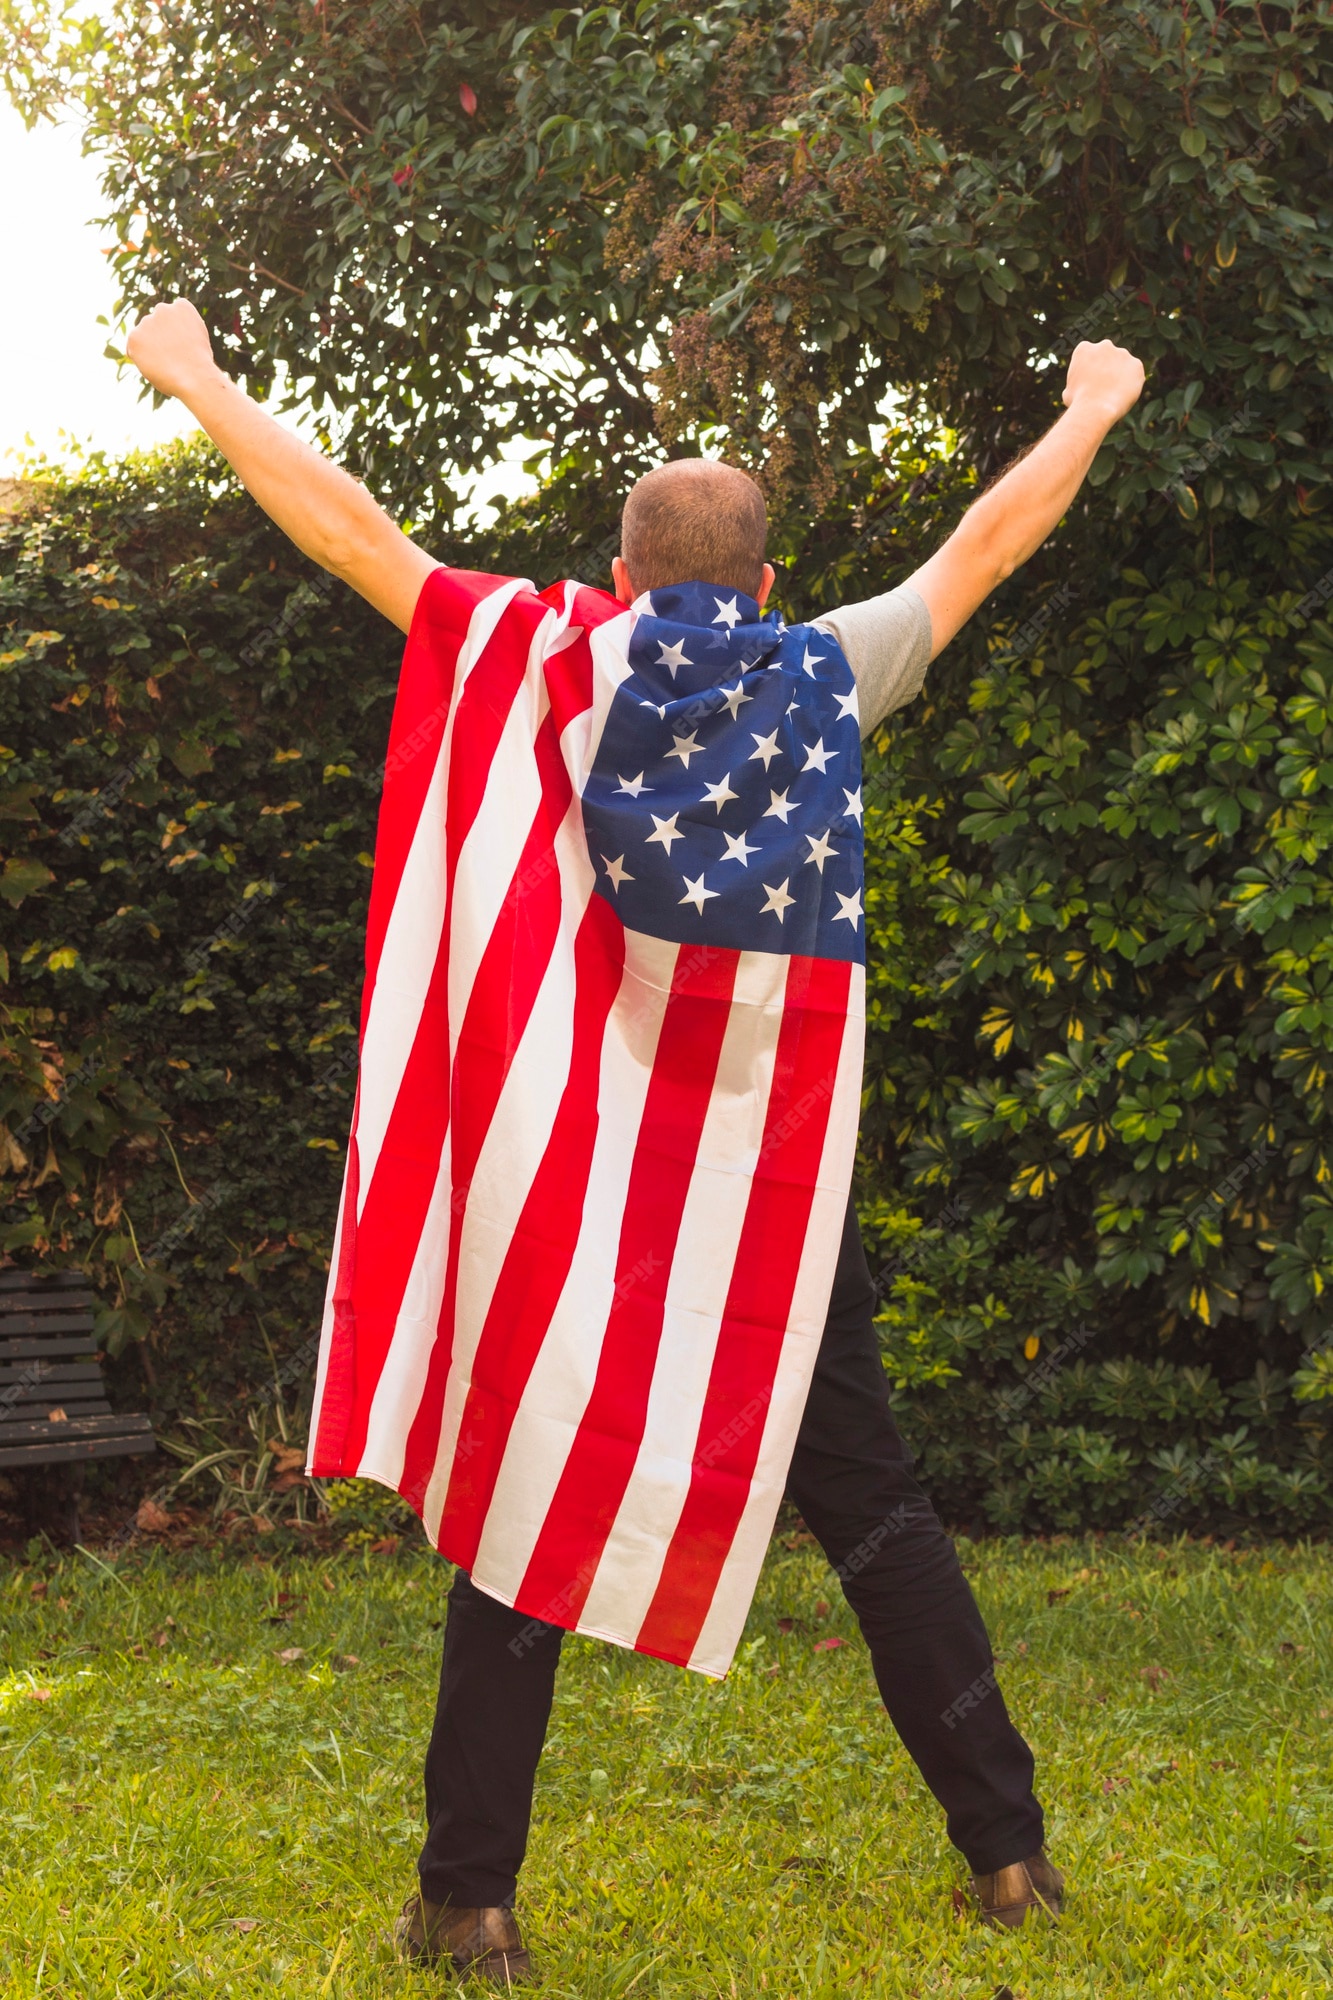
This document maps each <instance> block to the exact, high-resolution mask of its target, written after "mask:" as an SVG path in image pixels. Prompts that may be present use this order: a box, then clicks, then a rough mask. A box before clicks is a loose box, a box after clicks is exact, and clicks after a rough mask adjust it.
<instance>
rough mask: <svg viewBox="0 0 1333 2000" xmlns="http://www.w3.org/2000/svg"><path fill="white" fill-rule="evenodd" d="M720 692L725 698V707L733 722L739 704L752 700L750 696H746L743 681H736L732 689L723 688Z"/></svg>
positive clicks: (752, 697)
mask: <svg viewBox="0 0 1333 2000" xmlns="http://www.w3.org/2000/svg"><path fill="white" fill-rule="evenodd" d="M721 692H722V694H723V695H724V696H725V698H726V705H727V707H728V708H729V709H730V711H731V719H732V721H733V722H734V721H735V720H736V712H737V710H738V709H739V708H740V705H741V703H742V702H743V701H753V700H754V696H753V695H752V694H746V692H745V683H744V681H737V683H736V685H735V687H734V688H723V689H722V690H721Z"/></svg>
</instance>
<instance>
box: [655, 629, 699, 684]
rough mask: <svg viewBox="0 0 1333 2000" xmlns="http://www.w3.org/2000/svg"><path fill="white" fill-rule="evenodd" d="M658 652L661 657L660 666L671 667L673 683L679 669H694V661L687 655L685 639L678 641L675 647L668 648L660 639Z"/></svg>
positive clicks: (659, 658) (658, 662) (659, 659)
mask: <svg viewBox="0 0 1333 2000" xmlns="http://www.w3.org/2000/svg"><path fill="white" fill-rule="evenodd" d="M657 651H658V656H659V657H658V661H657V664H658V666H659V667H670V669H671V678H672V680H673V681H674V680H675V678H676V668H677V667H692V666H693V665H694V662H693V660H691V659H690V658H689V657H688V655H687V654H686V651H685V641H684V640H683V639H678V640H677V641H676V643H675V645H674V646H668V645H666V644H664V643H663V641H662V640H661V639H659V640H658V642H657Z"/></svg>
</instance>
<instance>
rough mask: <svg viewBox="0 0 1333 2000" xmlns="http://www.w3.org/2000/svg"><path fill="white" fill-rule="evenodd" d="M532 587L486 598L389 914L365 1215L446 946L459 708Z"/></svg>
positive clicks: (375, 1038) (519, 583) (364, 1080)
mask: <svg viewBox="0 0 1333 2000" xmlns="http://www.w3.org/2000/svg"><path fill="white" fill-rule="evenodd" d="M531 587H532V586H531V585H530V584H527V583H525V582H524V581H523V580H522V578H516V579H512V580H510V581H508V582H506V583H503V584H501V586H500V588H499V589H498V590H493V591H491V592H490V593H489V594H488V595H487V596H486V597H483V598H482V599H481V601H480V603H479V604H478V605H477V606H476V607H475V609H474V610H473V613H472V617H471V619H470V620H469V623H468V629H467V637H466V638H465V639H464V641H463V644H462V645H461V646H460V648H459V651H458V664H457V667H456V669H455V672H454V686H453V694H452V698H451V702H450V708H449V715H448V718H447V720H446V722H445V726H444V729H443V731H442V732H441V736H440V745H439V750H438V753H437V755H436V758H435V765H434V768H433V770H432V771H431V775H430V783H429V785H428V786H427V787H426V795H425V798H424V799H423V800H422V803H421V812H420V814H419V816H418V819H417V824H416V828H415V830H414V832H413V835H412V842H411V846H410V847H409V849H408V853H407V860H406V862H405V864H404V867H403V874H402V880H401V881H400V883H399V885H398V893H397V895H396V896H395V897H394V901H393V908H392V909H391V910H390V912H389V921H388V924H387V925H386V927H385V932H384V945H383V948H382V950H381V952H380V960H379V967H378V969H377V972H376V975H375V985H374V990H373V991H372V993H371V996H370V1006H369V1011H368V1014H367V1017H366V1029H365V1034H364V1036H363V1038H362V1047H361V1089H360V1097H359V1100H358V1108H357V1120H356V1133H357V1143H358V1147H359V1150H360V1156H361V1187H360V1202H359V1205H358V1209H357V1213H358V1216H359V1215H360V1214H361V1213H362V1212H363V1211H364V1209H365V1204H366V1197H367V1195H368V1194H369V1192H370V1184H371V1181H372V1180H373V1178H374V1174H375V1168H376V1165H377V1163H378V1161H379V1156H380V1148H381V1146H382V1145H383V1144H384V1134H385V1132H386V1131H387V1130H388V1126H389V1120H390V1118H391V1117H392V1115H393V1107H394V1105H395V1103H396V1102H397V1098H398V1093H399V1091H400V1089H401V1088H402V1082H403V1073H404V1071H405V1069H406V1067H407V1061H408V1057H409V1056H410V1055H411V1053H412V1048H413V1045H414V1043H415V1041H416V1036H417V1029H418V1027H419V1025H420V1022H421V1010H422V1006H423V1004H424V1002H425V998H426V993H427V991H428V989H429V986H430V980H431V974H432V972H433V971H434V968H435V960H436V956H437V954H438V951H439V946H440V934H441V931H442V928H443V925H444V899H445V879H446V860H447V854H446V844H445V790H446V785H447V781H448V772H449V752H450V748H451V745H452V742H453V732H454V722H455V720H456V718H457V715H458V703H459V700H460V698H461V696H462V692H463V688H464V686H465V685H466V683H467V681H468V679H469V678H470V676H471V674H472V670H473V668H474V667H475V666H476V664H477V661H478V660H479V659H480V657H481V654H482V652H483V651H484V649H485V647H486V645H487V643H488V641H489V640H490V638H491V636H492V634H493V633H494V631H495V628H496V625H497V624H498V623H499V621H500V618H501V617H502V616H503V614H504V612H505V611H506V610H507V609H508V607H509V605H510V604H511V603H512V601H513V599H514V598H515V597H516V596H517V595H518V594H519V592H520V591H523V590H530V589H531ZM539 629H544V627H543V628H539Z"/></svg>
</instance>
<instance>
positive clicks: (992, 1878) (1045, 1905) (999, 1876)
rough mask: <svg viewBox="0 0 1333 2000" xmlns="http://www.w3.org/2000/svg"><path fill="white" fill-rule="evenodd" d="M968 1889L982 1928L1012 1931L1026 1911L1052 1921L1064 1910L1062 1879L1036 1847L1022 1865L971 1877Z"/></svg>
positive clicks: (1013, 1863) (1013, 1862) (1044, 1851)
mask: <svg viewBox="0 0 1333 2000" xmlns="http://www.w3.org/2000/svg"><path fill="white" fill-rule="evenodd" d="M972 1887H973V1889H974V1890H975V1891H976V1897H977V1901H978V1902H979V1903H980V1905H981V1921H982V1923H983V1924H1003V1925H1004V1927H1005V1929H1006V1930H1011V1931H1016V1930H1017V1929H1018V1927H1019V1925H1020V1924H1021V1923H1022V1922H1023V1919H1024V1918H1025V1917H1026V1915H1027V1913H1028V1911H1029V1910H1044V1911H1045V1912H1046V1915H1047V1916H1048V1917H1050V1918H1051V1919H1052V1921H1054V1919H1055V1918H1056V1917H1058V1916H1059V1914H1060V1911H1061V1909H1062V1908H1063V1907H1064V1895H1065V1878H1064V1876H1063V1875H1062V1874H1061V1873H1060V1870H1059V1869H1058V1868H1057V1867H1056V1866H1055V1864H1054V1863H1053V1862H1052V1861H1051V1860H1050V1859H1049V1858H1048V1856H1047V1853H1046V1849H1045V1848H1044V1847H1039V1848H1038V1849H1037V1852H1036V1853H1035V1854H1030V1855H1029V1856H1028V1858H1027V1860H1026V1861H1011V1862H1010V1864H1009V1866H1008V1867H1007V1868H997V1869H996V1871H995V1873H994V1874H993V1875H974V1876H973V1877H972Z"/></svg>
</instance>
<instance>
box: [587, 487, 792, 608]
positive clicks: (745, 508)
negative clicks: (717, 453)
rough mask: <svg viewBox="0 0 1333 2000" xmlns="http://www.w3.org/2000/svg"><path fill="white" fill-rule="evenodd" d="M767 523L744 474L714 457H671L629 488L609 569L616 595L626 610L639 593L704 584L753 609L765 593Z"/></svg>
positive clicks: (769, 582)
mask: <svg viewBox="0 0 1333 2000" xmlns="http://www.w3.org/2000/svg"><path fill="white" fill-rule="evenodd" d="M767 527H768V517H767V514H766V512H765V509H764V496H763V494H762V493H761V492H760V491H759V488H758V487H757V486H756V485H755V482H754V481H753V479H751V477H750V475H749V473H748V472H741V471H740V470H739V469H738V467H736V466H734V465H722V464H721V463H720V462H719V461H718V460H717V459H715V458H676V459H673V460H672V461H671V463H670V464H669V465H659V466H657V467H656V468H655V470H654V471H652V472H648V473H645V474H644V476H643V478H642V479H640V480H639V482H638V484H637V485H635V486H634V487H632V488H631V490H630V495H629V498H628V500H626V502H625V510H624V513H623V514H622V515H621V519H620V554H619V555H618V556H617V557H616V559H615V561H614V562H613V563H612V565H611V571H612V575H613V576H614V578H615V586H616V596H617V597H618V598H619V599H620V601H621V603H622V604H632V603H633V602H634V600H635V598H636V597H639V596H641V595H642V594H643V592H644V591H645V590H663V589H665V588H666V586H667V585H668V584H672V583H711V584H715V585H716V586H717V587H718V588H719V589H721V590H738V591H741V592H743V593H744V595H745V596H746V597H753V598H756V599H757V600H758V602H759V603H760V604H762V603H763V601H764V599H765V598H766V597H767V596H768V593H769V591H770V590H771V589H772V587H773V570H772V567H771V566H770V565H769V564H768V563H766V562H765V561H764V536H765V533H766V531H767Z"/></svg>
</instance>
